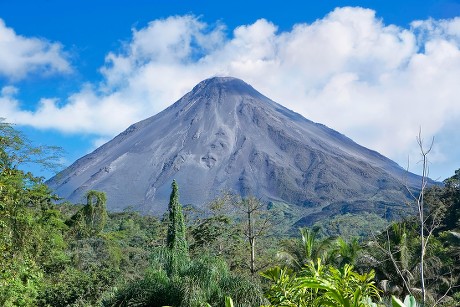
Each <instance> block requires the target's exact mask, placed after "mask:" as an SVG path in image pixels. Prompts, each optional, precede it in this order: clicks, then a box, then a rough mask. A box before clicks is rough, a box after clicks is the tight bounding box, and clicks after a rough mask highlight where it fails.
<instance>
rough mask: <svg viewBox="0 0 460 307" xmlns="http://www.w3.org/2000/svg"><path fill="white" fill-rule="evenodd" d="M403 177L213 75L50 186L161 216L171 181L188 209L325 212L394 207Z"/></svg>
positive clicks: (383, 161)
mask: <svg viewBox="0 0 460 307" xmlns="http://www.w3.org/2000/svg"><path fill="white" fill-rule="evenodd" d="M404 178H405V179H406V181H405V182H406V183H409V185H414V184H415V183H416V182H417V180H418V178H417V176H415V175H412V174H406V172H405V171H404V170H403V169H402V168H400V167H399V166H398V165H397V164H396V163H394V162H393V161H391V160H389V159H387V158H385V157H384V156H382V155H380V154H378V153H377V152H375V151H371V150H369V149H366V148H364V147H362V146H359V145H358V144H356V143H354V142H353V141H352V140H350V139H349V138H347V137H345V136H344V135H342V134H340V133H338V132H336V131H334V130H331V129H329V128H327V127H326V126H324V125H321V124H317V123H314V122H311V121H309V120H307V119H305V118H304V117H302V116H301V115H299V114H297V113H295V112H293V111H290V110H288V109H286V108H284V107H283V106H281V105H279V104H277V103H275V102H273V101H272V100H270V99H268V98H267V97H265V96H263V95H262V94H260V93H259V92H257V91H256V90H255V89H254V88H252V87H251V86H250V85H248V84H246V83H245V82H243V81H241V80H239V79H235V78H212V79H208V80H205V81H203V82H201V83H199V84H198V85H197V86H195V88H193V90H192V91H191V92H189V93H188V94H186V95H185V96H184V97H182V98H181V99H180V100H179V101H177V102H176V103H174V104H173V105H172V106H170V107H169V108H167V109H165V110H164V111H162V112H161V113H159V114H157V115H155V116H153V117H150V118H148V119H146V120H143V121H141V122H138V123H136V124H134V125H132V126H131V127H129V128H128V129H127V130H126V131H124V132H123V133H121V134H120V135H118V136H117V137H115V138H114V139H113V140H111V141H110V142H108V143H106V144H105V145H103V146H101V147H100V148H98V149H97V150H95V151H94V152H93V153H91V154H88V155H86V156H84V157H83V158H81V159H79V160H78V161H76V162H75V163H74V164H73V165H71V166H70V167H68V168H67V169H65V170H64V171H62V172H61V173H60V174H58V175H57V176H55V177H53V178H52V179H50V180H49V182H48V184H49V186H50V187H51V188H52V189H54V190H55V191H56V192H57V193H58V195H60V196H61V197H63V198H66V199H68V200H70V201H74V202H79V201H81V200H82V196H83V195H84V193H85V192H86V191H88V190H90V189H95V190H100V191H104V192H106V193H107V195H108V208H109V209H111V210H121V209H123V208H125V207H128V206H132V207H134V208H135V209H137V210H140V211H142V212H144V213H153V214H161V213H162V212H164V211H165V209H166V206H167V203H168V197H169V193H170V185H171V181H172V180H173V179H176V181H177V182H178V184H179V185H180V187H181V198H182V199H183V202H184V203H190V204H193V205H196V206H202V205H204V204H205V203H206V202H208V201H210V200H211V199H212V198H214V197H215V196H216V195H218V194H219V192H221V191H222V190H232V191H234V192H236V193H238V194H241V195H243V196H244V195H255V196H257V197H261V198H262V199H264V200H268V201H281V202H285V203H288V204H294V205H298V206H303V207H306V208H309V209H311V210H313V211H311V210H309V211H311V212H314V211H318V212H323V213H324V214H323V215H328V214H335V213H337V212H345V211H360V210H368V211H372V210H377V211H379V212H381V211H382V210H384V209H383V208H396V207H397V206H399V205H402V204H403V202H404V199H405V197H406V196H405V195H404V191H405V188H404V185H403V183H402V182H403V179H404ZM395 206H396V207H395ZM385 210H386V209H385Z"/></svg>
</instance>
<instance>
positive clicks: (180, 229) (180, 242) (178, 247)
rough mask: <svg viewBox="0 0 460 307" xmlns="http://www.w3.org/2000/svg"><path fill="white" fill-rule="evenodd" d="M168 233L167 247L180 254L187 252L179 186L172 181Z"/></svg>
mask: <svg viewBox="0 0 460 307" xmlns="http://www.w3.org/2000/svg"><path fill="white" fill-rule="evenodd" d="M168 213H169V219H168V223H169V224H168V234H167V237H166V244H167V246H168V248H170V249H172V250H175V251H176V252H177V253H180V254H188V245H187V238H186V229H185V222H184V215H183V214H182V206H181V204H180V203H179V187H178V185H177V182H176V181H175V180H173V182H172V192H171V196H170V198H169V204H168Z"/></svg>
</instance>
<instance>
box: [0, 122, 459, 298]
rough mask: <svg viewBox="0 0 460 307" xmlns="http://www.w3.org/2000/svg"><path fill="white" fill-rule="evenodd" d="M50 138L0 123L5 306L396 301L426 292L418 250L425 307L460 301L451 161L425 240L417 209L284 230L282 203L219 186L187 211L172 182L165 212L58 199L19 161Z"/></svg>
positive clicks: (91, 197)
mask: <svg viewBox="0 0 460 307" xmlns="http://www.w3.org/2000/svg"><path fill="white" fill-rule="evenodd" d="M55 150H56V149H55V148H52V147H38V148H37V147H33V146H31V144H30V143H29V142H28V141H27V139H25V138H24V137H23V136H22V135H21V134H20V133H19V132H17V131H16V130H15V129H14V128H13V127H12V126H11V125H9V124H6V123H3V122H1V123H0V305H1V306H231V304H234V305H235V306H403V305H401V304H403V303H402V302H398V301H397V298H399V299H401V300H404V299H405V298H406V297H407V300H406V301H407V304H409V301H410V300H414V299H415V300H417V301H418V302H419V303H423V296H422V295H421V282H422V280H421V275H420V273H419V272H420V267H421V264H422V263H421V259H423V265H424V278H423V282H424V285H425V290H426V296H425V302H424V303H425V306H434V305H437V306H458V305H460V290H459V287H458V285H459V280H458V278H459V276H460V265H459V264H460V170H457V171H456V172H455V174H454V175H453V176H452V177H450V178H449V179H447V180H445V181H444V185H443V186H435V187H432V188H430V189H428V190H426V191H425V194H424V196H425V197H424V202H425V204H426V210H425V212H424V213H425V216H426V220H425V228H426V229H425V230H426V231H425V235H424V237H423V238H422V237H421V235H420V223H419V222H418V219H416V218H415V217H414V218H407V219H405V220H401V221H398V222H395V223H392V224H390V225H387V224H385V222H384V220H383V219H380V218H379V217H378V216H376V215H370V214H367V215H366V216H358V215H344V216H336V217H335V218H334V219H331V220H328V221H323V222H322V224H320V223H317V224H315V226H314V227H311V228H305V227H303V228H300V230H299V229H296V230H295V231H293V229H292V228H290V227H289V225H287V224H283V223H284V222H285V221H288V222H289V223H291V222H293V221H295V214H293V213H292V212H289V211H288V210H286V208H284V207H283V205H282V204H273V203H271V204H264V203H262V202H260V201H259V200H258V199H256V198H252V197H248V198H243V199H242V198H240V197H238V196H235V195H229V194H224V195H221V197H219V198H217V199H215V200H214V201H212V202H211V203H209V204H208V206H207V209H206V210H203V211H196V210H194V209H193V208H189V207H187V206H185V207H183V206H182V205H181V204H180V198H179V191H180V187H179V186H178V185H177V183H176V182H172V187H171V195H170V201H169V204H168V212H167V213H166V214H165V215H164V217H163V218H156V217H153V216H148V215H140V214H139V213H137V212H135V211H133V210H131V209H129V208H128V209H126V210H124V211H123V212H118V213H112V212H108V211H107V210H106V200H107V198H110V197H111V196H110V195H105V194H104V193H102V192H99V191H89V192H88V193H87V194H86V198H85V200H84V202H83V204H70V203H62V202H60V201H59V199H58V198H57V197H56V196H55V195H53V193H52V192H51V191H50V189H49V188H48V187H47V186H46V185H45V184H44V183H43V180H42V178H37V177H35V176H34V175H33V174H31V173H27V172H24V171H23V170H21V167H22V165H23V164H24V163H29V162H33V163H39V164H41V165H44V166H47V167H49V166H52V165H53V163H54V162H55V161H58V155H56V151H55ZM185 202H187V200H185ZM291 225H292V224H291ZM363 229H364V230H365V231H363ZM422 239H423V240H424V242H426V243H425V244H426V254H425V255H424V257H423V258H422V257H421V255H420V253H421V249H420V241H421V240H422ZM392 298H393V301H392ZM392 304H393V305H392ZM398 304H399V305H398ZM407 306H409V305H407Z"/></svg>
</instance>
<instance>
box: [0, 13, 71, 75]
mask: <svg viewBox="0 0 460 307" xmlns="http://www.w3.org/2000/svg"><path fill="white" fill-rule="evenodd" d="M71 70H72V69H71V66H70V64H69V62H68V60H67V56H66V54H65V53H64V51H63V50H62V46H61V45H60V44H59V43H51V42H48V41H46V40H44V39H39V38H28V37H24V36H21V35H18V34H16V33H15V31H14V30H13V29H11V28H8V27H7V26H6V25H5V22H4V21H3V20H2V19H0V76H2V75H3V76H5V77H7V78H8V79H11V80H19V79H23V78H25V77H26V76H27V75H28V74H30V73H36V72H38V73H40V74H45V75H46V74H54V73H69V72H71Z"/></svg>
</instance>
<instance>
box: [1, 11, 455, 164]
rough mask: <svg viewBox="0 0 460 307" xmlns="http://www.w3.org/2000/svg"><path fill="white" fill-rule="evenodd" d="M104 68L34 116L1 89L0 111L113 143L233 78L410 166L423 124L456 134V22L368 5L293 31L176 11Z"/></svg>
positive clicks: (431, 131)
mask: <svg viewBox="0 0 460 307" xmlns="http://www.w3.org/2000/svg"><path fill="white" fill-rule="evenodd" d="M0 58H1V57H0ZM101 73H102V74H103V76H104V80H103V81H102V82H101V83H100V84H92V85H87V86H85V87H84V88H83V89H82V90H81V91H80V92H79V93H75V94H73V95H71V96H70V97H68V98H67V99H65V100H63V101H57V100H53V99H42V100H41V101H40V102H39V106H38V108H37V110H36V111H35V112H26V111H22V110H21V109H20V105H19V103H18V102H17V101H16V100H15V99H14V91H12V90H11V89H4V91H2V97H1V98H0V99H3V102H6V103H2V104H1V105H0V112H2V113H3V114H7V115H6V116H7V117H12V118H14V120H15V121H17V122H18V123H22V124H29V125H33V126H35V127H39V128H54V129H58V130H63V131H68V132H88V133H94V134H97V135H100V136H101V137H102V138H106V137H111V136H113V135H115V134H116V133H119V132H121V131H122V130H123V129H125V128H126V127H127V126H129V124H131V123H133V122H136V121H138V120H141V119H143V118H145V117H147V116H149V115H154V114H156V113H157V112H159V111H161V110H162V109H164V108H165V107H167V106H168V105H170V104H171V103H172V102H174V101H175V100H177V99H178V98H180V97H181V96H182V95H183V94H185V93H186V92H187V91H189V90H190V89H191V88H192V87H193V86H194V85H195V84H196V83H198V82H199V81H201V80H203V79H205V78H209V77H212V76H215V75H229V76H234V77H238V78H241V79H243V80H245V81H246V82H248V83H250V84H251V85H253V86H254V87H255V88H256V89H258V90H259V91H261V92H262V93H263V94H265V95H266V96H268V97H270V98H272V99H273V100H275V101H277V102H279V103H281V104H283V105H285V106H286V107H288V108H291V109H293V110H294V111H297V112H299V113H301V114H302V115H304V116H305V117H307V118H309V119H311V120H313V121H316V122H321V123H324V124H326V125H328V126H330V127H331V128H334V129H336V130H338V131H340V132H342V133H344V134H346V135H347V136H349V137H351V138H352V139H354V140H355V141H357V142H358V143H360V144H362V145H364V146H367V147H369V148H372V149H375V150H377V151H379V152H381V153H383V154H385V155H387V156H389V157H391V158H393V159H396V160H397V161H398V162H400V163H404V161H405V160H406V157H407V154H408V153H409V152H411V151H412V150H413V148H414V145H415V135H416V134H417V133H418V130H419V128H420V127H423V131H424V135H425V136H427V137H428V138H429V137H430V136H432V135H437V134H441V133H448V132H449V131H456V130H455V129H453V127H456V125H457V124H456V123H458V121H459V119H460V103H458V97H460V87H459V86H458V76H460V18H455V19H449V20H433V19H429V20H422V21H414V22H413V23H412V24H411V26H410V28H402V27H398V26H395V25H386V24H384V23H383V21H382V20H380V19H379V18H376V16H375V12H374V11H373V10H369V9H363V8H351V7H346V8H337V9H335V10H334V11H332V12H331V13H329V14H328V15H326V16H325V17H323V18H322V19H318V20H317V21H315V22H313V23H310V24H307V23H304V24H296V25H294V26H293V27H292V29H290V30H289V31H284V32H281V31H279V30H278V28H277V26H276V25H275V24H273V23H271V22H270V21H268V20H265V19H260V20H257V21H255V22H254V23H253V24H249V25H241V26H239V27H237V28H236V29H234V30H233V31H232V32H228V30H227V29H226V28H225V26H224V25H222V24H219V23H217V24H213V25H209V24H206V23H204V22H203V21H201V20H200V19H199V18H197V17H195V16H175V17H169V18H167V19H159V20H155V21H152V22H150V23H149V24H148V25H147V26H146V27H144V28H141V29H133V30H132V39H131V41H129V42H126V43H125V44H124V45H123V47H122V48H121V50H118V51H113V52H110V53H108V55H107V56H106V59H105V64H104V66H103V67H102V68H101ZM3 92H5V93H3ZM8 93H9V94H8ZM51 117H52V118H54V119H55V120H53V121H49V120H47V119H48V118H51ZM441 140H445V141H441V142H440V143H438V144H437V148H436V152H438V153H441V152H443V151H446V152H448V151H449V150H448V149H446V148H445V146H447V143H448V140H449V138H448V137H445V135H444V136H443V137H442V138H441ZM443 146H444V147H443ZM435 157H436V159H438V160H439V161H441V160H443V159H444V160H446V159H450V158H451V157H448V156H446V154H444V155H443V154H437V155H436V156H435Z"/></svg>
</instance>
